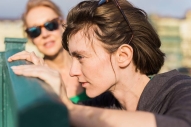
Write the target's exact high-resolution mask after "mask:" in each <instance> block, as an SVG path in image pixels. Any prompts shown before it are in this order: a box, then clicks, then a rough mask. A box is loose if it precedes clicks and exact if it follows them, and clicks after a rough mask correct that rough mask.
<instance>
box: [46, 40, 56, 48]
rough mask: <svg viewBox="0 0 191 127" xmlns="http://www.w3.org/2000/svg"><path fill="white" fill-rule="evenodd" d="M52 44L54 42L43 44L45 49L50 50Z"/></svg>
mask: <svg viewBox="0 0 191 127" xmlns="http://www.w3.org/2000/svg"><path fill="white" fill-rule="evenodd" d="M54 44H55V42H54V41H49V42H46V43H45V44H44V47H46V48H51V47H53V46H54Z"/></svg>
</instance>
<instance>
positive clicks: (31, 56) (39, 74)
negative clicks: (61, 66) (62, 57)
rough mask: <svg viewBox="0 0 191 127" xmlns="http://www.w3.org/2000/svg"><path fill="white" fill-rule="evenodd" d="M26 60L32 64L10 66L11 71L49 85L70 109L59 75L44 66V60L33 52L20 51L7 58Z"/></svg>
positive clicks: (10, 59)
mask: <svg viewBox="0 0 191 127" xmlns="http://www.w3.org/2000/svg"><path fill="white" fill-rule="evenodd" d="M14 60H27V61H30V62H32V63H34V64H32V65H19V66H12V67H11V68H12V70H13V72H14V73H15V74H17V75H23V76H26V77H36V78H40V79H42V80H43V81H44V82H46V83H47V84H49V85H50V86H51V87H52V88H53V90H54V91H55V92H56V93H57V94H58V95H59V96H60V97H61V99H62V100H63V102H64V103H65V105H66V106H67V105H69V106H70V107H71V102H70V100H69V99H68V97H67V95H66V89H65V85H64V82H63V80H62V77H61V75H60V73H59V72H58V71H57V70H54V69H52V68H49V67H48V66H46V65H45V63H44V60H43V59H42V58H40V57H38V56H36V55H35V53H34V52H27V51H22V52H19V53H16V54H15V55H13V56H11V57H9V58H8V61H9V62H11V61H14Z"/></svg>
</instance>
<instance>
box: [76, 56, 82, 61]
mask: <svg viewBox="0 0 191 127" xmlns="http://www.w3.org/2000/svg"><path fill="white" fill-rule="evenodd" d="M76 58H77V59H78V60H81V59H83V58H84V57H83V56H80V55H77V56H76Z"/></svg>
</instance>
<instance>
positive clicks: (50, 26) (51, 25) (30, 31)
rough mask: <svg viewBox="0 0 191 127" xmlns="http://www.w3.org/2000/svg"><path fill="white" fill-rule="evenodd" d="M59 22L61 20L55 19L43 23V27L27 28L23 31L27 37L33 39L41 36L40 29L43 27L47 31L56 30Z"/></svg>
mask: <svg viewBox="0 0 191 127" xmlns="http://www.w3.org/2000/svg"><path fill="white" fill-rule="evenodd" d="M60 21H61V18H55V19H53V20H51V21H48V22H46V23H44V24H43V25H40V26H34V27H30V28H27V29H26V30H25V31H26V33H27V35H28V36H29V37H31V38H33V39H34V38H36V37H38V36H39V35H40V34H41V28H42V27H44V28H45V29H46V30H48V31H54V30H57V29H58V27H59V24H60Z"/></svg>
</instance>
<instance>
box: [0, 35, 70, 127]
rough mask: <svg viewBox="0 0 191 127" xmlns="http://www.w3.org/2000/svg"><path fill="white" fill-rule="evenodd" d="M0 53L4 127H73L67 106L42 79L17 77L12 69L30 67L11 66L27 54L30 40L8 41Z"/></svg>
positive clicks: (0, 101)
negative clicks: (17, 55) (18, 56)
mask: <svg viewBox="0 0 191 127" xmlns="http://www.w3.org/2000/svg"><path fill="white" fill-rule="evenodd" d="M5 43H6V44H5V45H6V50H5V52H1V53H0V127H69V116H68V111H67V108H66V106H65V105H64V104H63V103H62V102H61V100H60V98H59V97H58V96H57V95H56V94H55V93H54V92H53V90H52V89H51V87H50V86H49V85H47V84H46V83H45V82H43V81H42V80H40V79H38V78H28V77H24V76H18V75H15V74H14V73H13V71H12V69H11V68H10V67H11V66H17V65H23V64H30V63H29V62H27V61H24V60H18V61H13V62H8V61H7V59H8V57H10V56H12V55H13V54H15V53H17V52H19V51H21V50H24V47H25V43H26V39H18V38H6V39H5Z"/></svg>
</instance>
